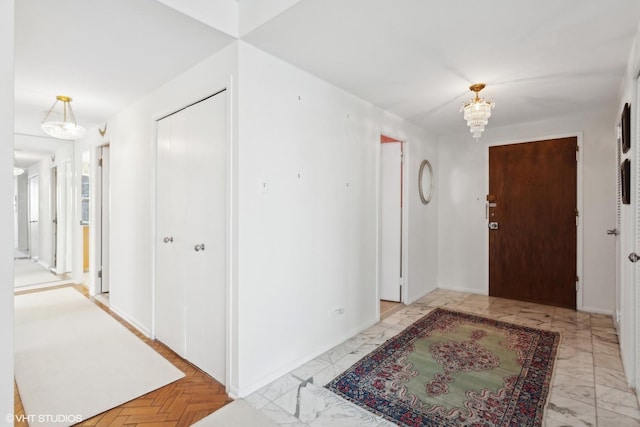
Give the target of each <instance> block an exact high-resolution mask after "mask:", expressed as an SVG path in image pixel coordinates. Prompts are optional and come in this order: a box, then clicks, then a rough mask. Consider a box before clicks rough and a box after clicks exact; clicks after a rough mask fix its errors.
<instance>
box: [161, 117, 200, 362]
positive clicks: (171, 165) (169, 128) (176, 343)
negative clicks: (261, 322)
mask: <svg viewBox="0 0 640 427" xmlns="http://www.w3.org/2000/svg"><path fill="white" fill-rule="evenodd" d="M184 127H185V126H184V118H183V116H181V115H179V114H175V115H173V116H169V117H167V118H165V119H162V120H160V121H158V127H157V138H158V153H157V155H158V163H157V166H158V167H157V206H156V210H157V215H156V221H157V223H156V225H157V236H156V238H157V242H156V291H155V310H156V316H155V332H156V338H157V339H158V340H160V341H162V342H163V343H164V344H166V345H167V346H169V347H170V348H171V349H172V350H173V351H175V352H176V353H177V354H178V355H180V356H181V357H185V356H186V337H185V324H186V322H185V304H186V302H185V286H184V281H185V277H184V275H185V266H184V258H185V255H186V250H187V247H188V246H189V245H190V243H191V242H188V241H187V240H186V239H185V234H184V218H185V214H186V210H187V206H186V202H187V198H186V197H185V187H186V182H185V167H184V164H185V152H184V151H185V147H184V140H185V139H184V136H182V133H183V132H184Z"/></svg>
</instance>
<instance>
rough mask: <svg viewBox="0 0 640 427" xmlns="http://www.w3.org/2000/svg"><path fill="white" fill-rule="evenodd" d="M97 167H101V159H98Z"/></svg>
mask: <svg viewBox="0 0 640 427" xmlns="http://www.w3.org/2000/svg"><path fill="white" fill-rule="evenodd" d="M98 166H100V167H102V157H100V158H99V159H98Z"/></svg>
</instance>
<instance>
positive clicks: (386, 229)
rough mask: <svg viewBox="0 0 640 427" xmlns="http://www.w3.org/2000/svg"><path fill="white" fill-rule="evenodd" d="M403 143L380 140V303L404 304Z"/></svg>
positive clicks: (386, 139) (389, 138)
mask: <svg viewBox="0 0 640 427" xmlns="http://www.w3.org/2000/svg"><path fill="white" fill-rule="evenodd" d="M403 149H404V147H403V142H402V141H400V140H398V139H395V138H391V137H389V136H386V135H381V137H380V230H379V233H380V234H379V235H380V243H379V244H380V249H379V254H378V262H379V268H380V271H379V273H380V276H379V277H380V279H379V289H378V292H379V295H380V300H382V301H390V302H396V303H400V302H402V291H403V289H402V285H403V283H402V275H403V268H402V267H403V172H404V170H403V169H404V168H403Z"/></svg>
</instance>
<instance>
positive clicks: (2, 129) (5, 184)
mask: <svg viewBox="0 0 640 427" xmlns="http://www.w3.org/2000/svg"><path fill="white" fill-rule="evenodd" d="M13 16H14V1H13V0H8V1H2V2H0V93H3V94H4V96H2V97H1V98H0V117H2V120H0V141H3V143H2V144H0V175H1V178H0V218H5V221H4V222H3V223H4V227H5V231H4V232H3V235H4V236H12V235H13V232H12V227H13V221H7V220H6V218H11V215H13V208H12V207H13V179H12V176H13V175H12V171H13V116H14V110H13V108H14V107H13V103H14V100H13V29H14V19H13ZM0 284H1V285H0V337H2V345H0V416H1V418H0V423H2V424H3V425H7V426H12V425H13V418H10V419H7V418H6V415H7V414H13V241H12V240H11V239H6V238H5V239H2V243H1V244H0Z"/></svg>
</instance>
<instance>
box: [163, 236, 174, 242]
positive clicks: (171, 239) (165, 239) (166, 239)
mask: <svg viewBox="0 0 640 427" xmlns="http://www.w3.org/2000/svg"><path fill="white" fill-rule="evenodd" d="M163 240H164V242H165V243H169V242H173V237H165V238H164V239H163Z"/></svg>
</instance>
